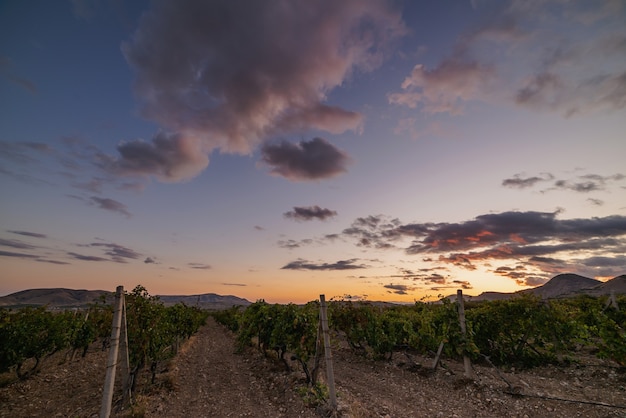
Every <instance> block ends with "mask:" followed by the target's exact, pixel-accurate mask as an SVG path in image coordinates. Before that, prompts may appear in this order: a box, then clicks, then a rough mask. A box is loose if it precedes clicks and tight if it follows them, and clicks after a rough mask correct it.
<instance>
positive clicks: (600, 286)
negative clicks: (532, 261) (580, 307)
mask: <svg viewBox="0 0 626 418" xmlns="http://www.w3.org/2000/svg"><path fill="white" fill-rule="evenodd" d="M611 291H613V292H614V293H615V294H616V295H619V294H626V275H621V276H617V277H615V278H613V279H611V280H608V281H606V282H601V281H600V280H595V279H590V278H589V277H584V276H580V275H578V274H559V275H557V276H554V277H553V278H552V279H550V280H549V281H548V282H547V283H545V284H543V285H541V286H537V287H534V288H532V289H524V290H520V291H517V292H513V293H499V292H484V293H481V294H480V295H478V296H468V297H467V299H468V300H472V301H477V302H478V301H483V300H502V299H509V298H511V297H514V296H519V295H524V294H532V295H536V296H539V297H541V298H543V299H552V298H563V297H571V296H577V295H590V296H606V295H610V294H611ZM450 297H451V298H452V297H456V295H454V296H450Z"/></svg>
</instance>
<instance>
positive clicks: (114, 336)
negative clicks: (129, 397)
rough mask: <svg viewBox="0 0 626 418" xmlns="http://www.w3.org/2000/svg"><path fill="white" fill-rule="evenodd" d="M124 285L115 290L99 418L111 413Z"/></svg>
mask: <svg viewBox="0 0 626 418" xmlns="http://www.w3.org/2000/svg"><path fill="white" fill-rule="evenodd" d="M123 298H124V287H123V286H118V287H117V289H116V290H115V308H114V311H113V325H112V327H111V348H110V349H109V357H108V360H107V373H106V378H105V381H104V390H103V392H102V405H101V406H100V418H109V416H110V415H111V403H112V402H113V387H114V385H115V367H116V366H117V353H118V350H119V343H120V328H121V326H120V325H121V323H122V305H123V302H124V300H123Z"/></svg>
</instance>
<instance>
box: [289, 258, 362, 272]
mask: <svg viewBox="0 0 626 418" xmlns="http://www.w3.org/2000/svg"><path fill="white" fill-rule="evenodd" d="M357 261H358V259H356V258H353V259H351V260H339V261H337V262H335V263H318V264H316V263H311V262H309V261H306V260H302V259H298V260H296V261H292V262H290V263H287V264H286V265H284V266H283V267H281V269H284V270H356V269H364V268H367V266H366V265H365V264H355V263H356V262H357Z"/></svg>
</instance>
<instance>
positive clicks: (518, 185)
mask: <svg viewBox="0 0 626 418" xmlns="http://www.w3.org/2000/svg"><path fill="white" fill-rule="evenodd" d="M553 178H554V176H553V175H552V174H548V173H546V174H544V175H543V177H538V176H532V177H526V178H523V177H522V175H521V174H516V175H515V176H513V178H508V179H504V180H503V181H502V185H503V186H504V187H511V188H514V189H525V188H528V187H532V186H534V185H535V184H537V183H540V182H544V181H548V180H551V179H553Z"/></svg>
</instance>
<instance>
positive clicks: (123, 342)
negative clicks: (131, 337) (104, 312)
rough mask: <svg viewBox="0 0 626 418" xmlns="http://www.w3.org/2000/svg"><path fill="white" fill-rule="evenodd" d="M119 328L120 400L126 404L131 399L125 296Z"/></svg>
mask: <svg viewBox="0 0 626 418" xmlns="http://www.w3.org/2000/svg"><path fill="white" fill-rule="evenodd" d="M121 326H122V327H121V330H120V351H121V353H120V355H121V356H122V362H121V364H120V366H121V371H122V378H123V380H122V392H123V395H122V402H123V404H124V405H126V404H127V403H128V402H130V401H131V393H130V361H129V360H128V321H127V319H126V298H122V324H121Z"/></svg>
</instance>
